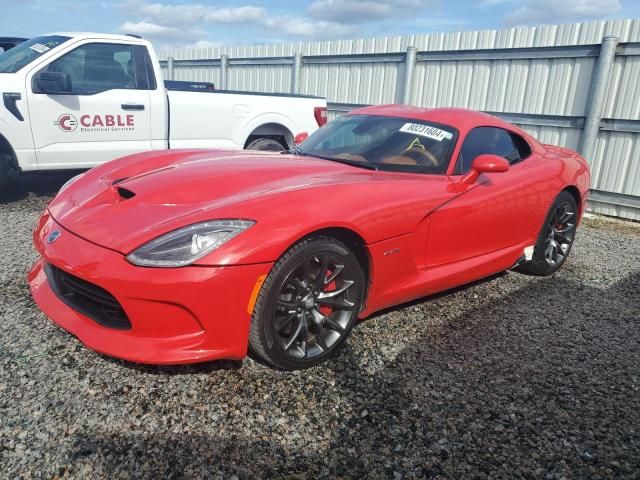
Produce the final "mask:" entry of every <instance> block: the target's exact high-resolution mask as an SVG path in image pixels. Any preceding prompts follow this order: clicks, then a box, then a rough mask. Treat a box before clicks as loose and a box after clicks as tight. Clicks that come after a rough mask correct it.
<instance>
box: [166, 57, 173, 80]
mask: <svg viewBox="0 0 640 480" xmlns="http://www.w3.org/2000/svg"><path fill="white" fill-rule="evenodd" d="M167 80H173V57H169V58H167Z"/></svg>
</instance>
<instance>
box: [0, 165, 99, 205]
mask: <svg viewBox="0 0 640 480" xmlns="http://www.w3.org/2000/svg"><path fill="white" fill-rule="evenodd" d="M84 171H86V170H64V171H60V172H46V173H29V174H25V175H21V176H19V177H17V178H12V179H9V180H8V182H7V186H6V188H5V190H4V191H3V192H2V193H0V205H2V204H9V203H14V202H19V201H20V200H24V199H25V198H28V197H29V196H31V195H34V196H36V197H53V196H54V195H55V194H56V193H58V190H60V187H62V185H64V184H65V183H66V182H67V180H69V179H70V178H73V177H75V176H76V175H78V174H79V173H82V172H84Z"/></svg>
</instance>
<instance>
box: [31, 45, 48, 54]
mask: <svg viewBox="0 0 640 480" xmlns="http://www.w3.org/2000/svg"><path fill="white" fill-rule="evenodd" d="M29 48H30V49H31V50H34V51H36V52H38V53H44V52H46V51H47V50H49V47H47V46H46V45H42V44H41V43H34V44H33V45H31V46H30V47H29Z"/></svg>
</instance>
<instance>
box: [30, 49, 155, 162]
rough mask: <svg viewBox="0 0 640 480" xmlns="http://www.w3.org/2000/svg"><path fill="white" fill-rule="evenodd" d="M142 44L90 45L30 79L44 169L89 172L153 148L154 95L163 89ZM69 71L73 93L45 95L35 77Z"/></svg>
mask: <svg viewBox="0 0 640 480" xmlns="http://www.w3.org/2000/svg"><path fill="white" fill-rule="evenodd" d="M149 68H151V66H150V61H149V60H148V53H147V50H146V48H145V47H144V46H142V45H132V44H126V43H117V42H114V43H104V42H88V43H84V44H82V45H80V46H78V47H75V48H74V49H73V50H71V51H68V52H65V53H63V54H61V55H60V56H59V57H57V58H55V59H54V60H53V61H51V62H50V63H49V64H47V65H46V66H44V67H39V68H38V69H37V70H35V71H33V72H30V74H29V75H27V85H26V90H27V92H28V104H29V112H30V118H31V129H32V135H33V140H34V144H35V148H36V155H37V160H38V167H39V168H40V169H56V168H89V167H93V166H95V165H98V164H101V163H104V162H106V161H109V160H113V159H115V158H118V157H121V156H124V155H128V154H131V153H136V152H140V151H144V150H149V149H150V148H151V126H150V92H151V90H155V89H156V87H157V85H156V82H155V80H154V79H153V78H154V77H153V74H152V73H151V75H149V74H148V69H149ZM42 71H47V72H63V73H65V74H67V75H68V76H69V79H70V80H71V91H70V92H68V94H64V95H57V94H55V95H54V94H47V93H43V92H41V91H40V89H39V88H38V85H37V83H36V82H34V81H33V77H34V76H35V75H37V74H38V73H40V72H42Z"/></svg>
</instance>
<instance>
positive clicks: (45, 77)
mask: <svg viewBox="0 0 640 480" xmlns="http://www.w3.org/2000/svg"><path fill="white" fill-rule="evenodd" d="M33 81H34V83H35V86H36V87H37V91H38V93H48V94H52V95H68V94H70V93H71V77H69V74H68V73H65V72H46V71H45V72H39V73H37V74H36V76H35V77H33Z"/></svg>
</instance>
